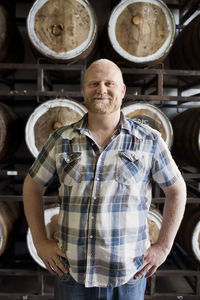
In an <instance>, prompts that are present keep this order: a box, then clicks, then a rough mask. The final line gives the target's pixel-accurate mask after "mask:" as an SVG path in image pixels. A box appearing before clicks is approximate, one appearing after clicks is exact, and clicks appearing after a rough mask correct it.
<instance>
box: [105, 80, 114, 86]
mask: <svg viewBox="0 0 200 300" xmlns="http://www.w3.org/2000/svg"><path fill="white" fill-rule="evenodd" d="M106 85H107V86H114V82H110V81H108V82H106Z"/></svg>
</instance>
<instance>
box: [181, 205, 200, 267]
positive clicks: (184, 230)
mask: <svg viewBox="0 0 200 300" xmlns="http://www.w3.org/2000/svg"><path fill="white" fill-rule="evenodd" d="M178 242H179V244H180V245H181V246H182V248H183V249H184V250H185V251H186V252H187V253H188V254H190V255H191V256H192V257H193V258H195V259H196V260H197V261H198V262H200V209H199V207H197V206H192V205H190V206H187V207H186V210H185V214H184V217H183V220H182V223H181V226H180V229H179V232H178Z"/></svg>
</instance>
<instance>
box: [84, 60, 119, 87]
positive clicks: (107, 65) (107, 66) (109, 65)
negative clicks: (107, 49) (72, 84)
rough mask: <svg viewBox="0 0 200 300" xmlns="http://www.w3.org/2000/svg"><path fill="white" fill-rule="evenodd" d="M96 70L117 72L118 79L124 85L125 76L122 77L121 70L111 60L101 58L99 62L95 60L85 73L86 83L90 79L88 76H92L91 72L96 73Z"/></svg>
mask: <svg viewBox="0 0 200 300" xmlns="http://www.w3.org/2000/svg"><path fill="white" fill-rule="evenodd" d="M95 69H98V70H99V69H104V70H108V71H109V70H112V72H115V75H116V76H117V77H118V79H119V81H120V82H121V83H123V82H124V81H123V76H122V72H121V70H120V68H119V67H118V66H117V65H116V64H115V63H114V62H112V61H111V60H109V59H106V58H101V59H98V60H95V61H94V62H93V63H92V64H91V65H90V66H89V67H88V68H87V70H86V71H85V75H84V82H85V81H86V80H87V78H88V74H90V72H91V70H92V71H93V70H94V71H95ZM84 82H83V84H84Z"/></svg>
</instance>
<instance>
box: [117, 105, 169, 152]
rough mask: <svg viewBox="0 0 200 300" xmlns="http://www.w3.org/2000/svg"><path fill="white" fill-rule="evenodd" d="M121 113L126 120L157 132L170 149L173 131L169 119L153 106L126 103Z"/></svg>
mask: <svg viewBox="0 0 200 300" xmlns="http://www.w3.org/2000/svg"><path fill="white" fill-rule="evenodd" d="M122 111H123V113H124V115H125V116H126V117H127V118H130V119H133V120H135V121H137V122H140V123H143V124H146V125H149V126H150V127H152V128H154V129H156V130H158V131H159V132H160V133H161V136H162V138H163V139H164V141H165V142H166V144H167V145H168V148H169V149H170V148H171V147H172V144H173V129H172V125H171V122H170V120H169V118H168V117H167V116H166V115H165V114H164V113H163V111H161V110H160V109H159V108H158V107H156V106H155V105H152V104H149V103H143V102H132V103H126V104H124V105H123V106H122Z"/></svg>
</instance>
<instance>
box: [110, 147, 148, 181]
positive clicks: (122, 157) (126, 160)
mask: <svg viewBox="0 0 200 300" xmlns="http://www.w3.org/2000/svg"><path fill="white" fill-rule="evenodd" d="M142 179H144V165H143V162H142V156H140V155H138V154H135V153H133V152H132V151H120V152H119V157H118V160H117V166H116V180H117V181H118V182H120V183H123V184H127V185H129V184H131V183H133V182H139V181H141V180H142Z"/></svg>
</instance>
